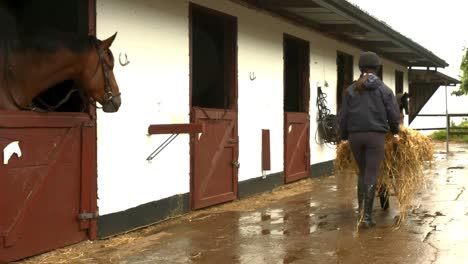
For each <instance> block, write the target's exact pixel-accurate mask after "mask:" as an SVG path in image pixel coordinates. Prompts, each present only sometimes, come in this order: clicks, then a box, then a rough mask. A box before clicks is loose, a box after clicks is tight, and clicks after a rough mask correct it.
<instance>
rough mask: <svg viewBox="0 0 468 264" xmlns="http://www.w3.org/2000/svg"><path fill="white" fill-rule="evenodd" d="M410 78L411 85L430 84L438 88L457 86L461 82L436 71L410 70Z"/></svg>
mask: <svg viewBox="0 0 468 264" xmlns="http://www.w3.org/2000/svg"><path fill="white" fill-rule="evenodd" d="M408 78H409V79H408V81H409V83H410V84H430V85H438V86H442V85H443V86H455V85H457V84H460V81H459V80H457V79H455V78H453V77H450V76H448V75H445V74H443V73H441V72H438V71H436V70H424V69H421V70H420V69H410V70H409V73H408Z"/></svg>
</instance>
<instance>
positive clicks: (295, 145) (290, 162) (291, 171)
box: [284, 113, 310, 183]
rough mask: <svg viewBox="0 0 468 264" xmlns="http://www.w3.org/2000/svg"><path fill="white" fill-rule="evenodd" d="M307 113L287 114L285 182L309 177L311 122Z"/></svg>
mask: <svg viewBox="0 0 468 264" xmlns="http://www.w3.org/2000/svg"><path fill="white" fill-rule="evenodd" d="M309 119H310V118H309V115H308V114H307V113H285V129H286V131H285V142H286V144H285V147H286V149H285V164H284V170H285V171H284V172H285V173H284V175H285V182H286V183H289V182H292V181H296V180H299V179H303V178H306V177H308V176H309V172H310V150H309V137H310V136H309V135H310V125H309V123H310V121H309Z"/></svg>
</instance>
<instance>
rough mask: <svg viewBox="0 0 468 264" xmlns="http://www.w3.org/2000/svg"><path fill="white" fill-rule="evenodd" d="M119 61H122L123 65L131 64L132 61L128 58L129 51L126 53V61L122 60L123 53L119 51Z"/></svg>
mask: <svg viewBox="0 0 468 264" xmlns="http://www.w3.org/2000/svg"><path fill="white" fill-rule="evenodd" d="M119 62H120V65H122V66H127V65H128V64H130V61H129V60H128V58H127V53H125V61H124V62H122V53H119Z"/></svg>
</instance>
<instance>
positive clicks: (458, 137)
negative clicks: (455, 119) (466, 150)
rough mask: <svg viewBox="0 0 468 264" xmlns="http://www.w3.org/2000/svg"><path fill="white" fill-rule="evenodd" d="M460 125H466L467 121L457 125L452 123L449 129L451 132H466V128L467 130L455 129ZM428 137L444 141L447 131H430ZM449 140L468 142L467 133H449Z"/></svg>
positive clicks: (467, 125)
mask: <svg viewBox="0 0 468 264" xmlns="http://www.w3.org/2000/svg"><path fill="white" fill-rule="evenodd" d="M460 127H468V121H463V122H461V124H459V125H455V124H453V123H452V124H451V125H450V130H451V131H452V132H454V131H460V132H462V131H463V132H466V133H467V134H468V129H467V130H457V128H460ZM430 137H431V138H432V139H434V140H441V141H445V140H446V138H447V133H446V131H445V130H438V131H436V132H434V133H432V134H431V135H430ZM449 140H453V141H459V142H465V143H468V135H450V138H449Z"/></svg>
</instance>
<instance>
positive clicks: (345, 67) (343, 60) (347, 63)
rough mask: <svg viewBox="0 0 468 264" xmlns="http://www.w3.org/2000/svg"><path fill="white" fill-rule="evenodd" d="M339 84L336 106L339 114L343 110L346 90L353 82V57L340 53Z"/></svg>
mask: <svg viewBox="0 0 468 264" xmlns="http://www.w3.org/2000/svg"><path fill="white" fill-rule="evenodd" d="M336 66H337V84H336V95H337V96H336V105H337V112H338V111H339V110H340V108H341V102H342V100H343V95H344V93H345V91H346V88H347V87H348V86H349V85H350V84H351V83H352V82H353V79H354V76H353V74H354V73H353V56H351V55H349V54H346V53H344V52H340V51H338V52H337V54H336Z"/></svg>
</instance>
